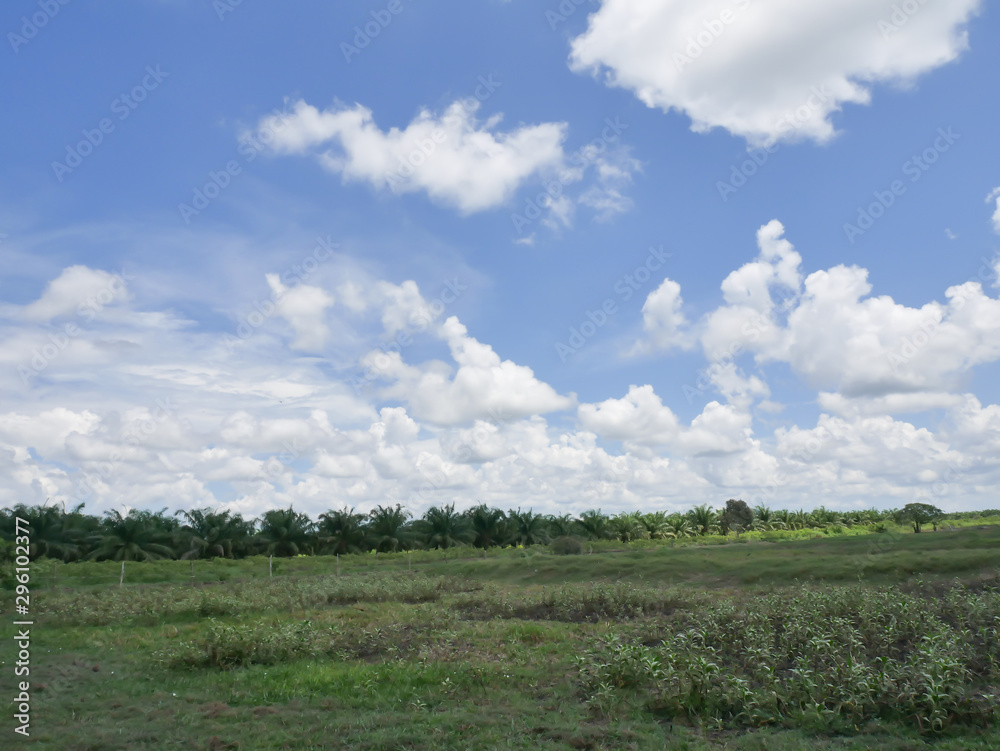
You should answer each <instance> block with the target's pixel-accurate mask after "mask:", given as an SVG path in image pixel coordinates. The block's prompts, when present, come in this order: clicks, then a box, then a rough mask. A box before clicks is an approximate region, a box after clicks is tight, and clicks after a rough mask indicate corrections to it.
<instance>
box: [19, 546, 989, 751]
mask: <svg viewBox="0 0 1000 751" xmlns="http://www.w3.org/2000/svg"><path fill="white" fill-rule="evenodd" d="M609 547H617V548H619V549H618V550H609V549H607V548H609ZM274 563H275V568H274V570H273V576H269V575H268V559H267V558H264V557H258V558H248V559H244V560H240V561H226V560H211V561H208V560H199V561H196V562H195V563H194V564H191V563H190V562H187V561H161V562H155V563H128V564H127V566H126V583H125V585H124V586H121V587H120V586H118V581H119V577H120V567H121V564H120V563H116V562H112V561H108V562H100V563H93V562H92V563H81V564H57V565H56V567H55V570H54V571H53V564H52V563H51V562H45V561H40V562H37V563H34V564H32V573H33V587H32V589H33V595H32V603H31V604H32V616H33V618H34V621H35V625H34V627H33V630H32V643H31V661H32V675H31V678H32V703H31V715H32V716H31V739H30V740H29V741H25V742H22V741H20V740H19V736H17V735H14V734H13V733H12V728H13V720H12V719H11V718H10V714H12V713H11V712H8V713H7V719H6V720H5V725H6V727H4V728H3V737H4V740H3V743H2V746H3V748H12V749H17V748H37V749H58V750H59V751H63V750H67V751H85V750H87V751H97V750H99V749H150V750H153V749H170V748H185V749H214V750H218V749H241V750H242V751H249V750H250V749H280V748H288V749H338V748H350V749H664V748H667V749H789V750H792V749H802V748H819V749H899V750H902V749H916V748H924V747H929V748H930V747H932V748H935V749H955V750H956V751H958V750H959V749H962V750H965V749H984V750H985V749H995V748H1000V730H997V729H996V728H997V725H996V721H997V719H998V718H997V709H996V707H997V705H998V704H1000V698H998V697H1000V576H998V572H1000V527H997V526H992V527H975V528H966V529H952V530H948V531H939V532H936V533H933V532H931V533H925V534H920V535H914V534H906V535H902V534H884V535H877V534H870V535H864V536H842V535H838V536H831V537H828V538H825V539H811V540H802V541H786V542H766V541H762V540H760V539H753V538H750V539H745V540H744V541H743V542H741V543H730V544H725V545H722V544H719V545H705V546H696V545H677V546H671V545H669V544H660V545H655V546H653V545H647V546H624V545H621V544H618V545H615V546H612V545H605V544H601V545H597V546H595V550H594V552H593V553H590V552H589V548H588V549H587V550H586V551H585V553H584V554H583V555H568V556H557V555H553V554H551V553H550V552H549V551H548V550H547V549H546V548H544V547H541V546H539V547H537V548H528V549H524V550H516V549H514V550H491V551H488V552H487V554H486V556H485V557H484V556H483V554H482V552H481V551H479V552H478V553H476V552H473V551H471V550H469V549H459V550H457V551H454V550H453V551H420V552H414V553H413V554H412V555H407V554H405V553H402V554H395V555H379V556H373V555H356V556H344V557H343V558H342V559H341V560H340V562H339V564H338V562H337V560H336V559H335V558H332V557H320V556H314V557H309V558H292V559H282V560H280V561H278V560H277V559H275V562H274ZM338 566H339V570H340V573H339V574H338V573H337V569H338ZM53 575H54V576H55V586H53V581H52V576H53ZM192 576H193V579H192ZM0 598H2V599H0V601H2V602H3V603H4V613H5V614H9V613H10V612H11V605H12V603H13V595H12V593H10V592H4V593H3V594H2V596H0ZM10 621H11V618H10V617H5V619H4V623H3V624H2V627H0V639H2V643H3V644H4V645H12V644H13V639H12V637H13V630H12V628H11V626H10ZM3 650H4V652H3V653H2V654H0V659H2V660H3V661H4V663H5V665H4V666H3V675H4V683H3V687H4V691H5V693H6V692H9V691H10V690H11V689H12V686H11V681H12V676H11V672H12V671H11V669H10V665H11V663H12V661H13V660H12V658H13V655H14V652H13V648H12V647H7V646H5V647H4V648H3ZM11 695H12V696H13V694H11Z"/></svg>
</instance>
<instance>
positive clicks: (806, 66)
mask: <svg viewBox="0 0 1000 751" xmlns="http://www.w3.org/2000/svg"><path fill="white" fill-rule="evenodd" d="M980 5H981V3H980V0H953V1H952V2H947V3H932V2H916V1H915V2H913V3H909V4H907V3H897V2H893V0H875V1H873V0H841V2H836V3H808V2H801V1H800V0H755V1H752V0H707V1H706V0H666V1H665V2H647V1H646V0H605V2H604V3H603V4H602V5H601V7H600V9H599V10H598V11H597V12H596V13H594V14H593V15H591V16H590V18H589V23H588V28H587V30H586V31H585V32H584V33H583V34H581V35H580V36H578V37H577V38H575V39H574V40H573V42H572V51H571V54H570V67H571V68H572V69H573V70H576V71H578V72H583V71H591V72H593V73H595V74H596V75H600V76H601V78H602V80H604V81H605V82H606V83H607V84H608V85H611V86H618V87H621V88H625V89H629V90H630V91H632V92H633V93H634V94H635V95H636V96H637V97H638V98H639V99H640V100H641V101H642V102H644V103H645V104H646V105H647V106H649V107H657V108H660V109H662V110H664V111H670V110H674V109H675V110H678V111H681V112H684V113H685V114H687V115H688V116H689V117H690V118H691V121H692V125H691V127H692V130H694V131H696V132H705V131H708V130H710V129H712V128H715V127H721V128H725V129H726V130H728V131H729V132H730V133H733V134H734V135H737V136H742V137H743V138H746V139H747V140H748V141H750V142H752V143H754V144H762V143H773V142H775V141H778V140H782V139H788V140H793V139H802V138H808V139H812V140H814V141H817V142H820V143H822V142H825V141H828V140H829V139H830V138H831V137H833V135H834V133H835V129H834V125H833V122H832V115H833V114H835V113H836V112H838V111H839V110H840V109H841V108H842V107H843V105H844V104H868V103H869V102H870V101H871V99H872V89H873V87H874V86H875V85H877V84H880V83H886V82H888V83H900V84H906V83H910V82H912V81H914V80H916V79H917V78H918V77H919V76H920V75H922V74H924V73H926V72H928V71H930V70H933V69H934V68H937V67H939V66H941V65H944V64H945V63H948V62H950V61H952V60H954V59H956V58H957V57H958V56H959V54H961V52H962V51H963V50H965V49H966V47H967V46H968V39H967V34H966V31H965V25H966V23H967V22H968V21H969V19H970V18H971V17H972V16H973V15H974V13H975V12H976V11H977V9H978V8H979V7H980Z"/></svg>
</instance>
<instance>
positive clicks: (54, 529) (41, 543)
mask: <svg viewBox="0 0 1000 751" xmlns="http://www.w3.org/2000/svg"><path fill="white" fill-rule="evenodd" d="M81 508H83V504H82V503H81V504H80V505H79V506H77V507H76V508H75V509H74V510H73V512H72V513H71V514H67V513H66V509H65V507H63V508H60V507H59V506H46V505H44V504H43V505H40V506H25V505H24V504H23V503H19V504H18V505H17V506H15V507H14V508H13V509H12V512H11V513H10V516H9V523H7V520H6V519H5V523H4V528H5V529H4V531H5V532H6V531H7V528H8V527H9V530H10V532H9V536H10V539H13V537H14V527H15V525H14V518H15V517H20V518H21V519H24V520H25V521H26V522H28V526H29V528H30V529H31V535H30V540H31V542H30V544H29V546H28V556H29V558H31V560H35V559H36V558H42V557H46V558H58V559H60V560H63V561H68V560H73V559H74V558H76V557H78V556H79V555H80V548H81V545H82V543H83V542H84V539H85V533H84V530H83V529H82V528H81V527H79V526H77V525H75V524H74V523H73V522H74V517H79V516H80V514H79V511H80V509H81Z"/></svg>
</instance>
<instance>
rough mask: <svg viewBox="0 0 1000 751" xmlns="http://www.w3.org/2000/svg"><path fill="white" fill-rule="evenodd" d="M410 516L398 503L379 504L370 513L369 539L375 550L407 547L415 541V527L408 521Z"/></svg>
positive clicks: (392, 550) (385, 551) (387, 550)
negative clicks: (390, 505) (391, 505)
mask: <svg viewBox="0 0 1000 751" xmlns="http://www.w3.org/2000/svg"><path fill="white" fill-rule="evenodd" d="M409 518H410V514H409V512H407V511H405V510H404V509H403V507H402V506H401V505H399V504H398V503H397V504H396V506H395V507H394V508H393V507H389V506H377V507H376V508H374V509H372V511H371V513H370V514H369V515H368V540H369V542H370V544H371V545H372V547H374V548H375V550H378V551H379V552H383V553H389V552H392V553H394V552H396V551H397V550H404V549H406V548H407V547H408V546H409V545H410V544H411V543H412V541H413V529H412V528H411V527H410V526H409V525H408V524H407V523H406V521H407V520H408V519H409Z"/></svg>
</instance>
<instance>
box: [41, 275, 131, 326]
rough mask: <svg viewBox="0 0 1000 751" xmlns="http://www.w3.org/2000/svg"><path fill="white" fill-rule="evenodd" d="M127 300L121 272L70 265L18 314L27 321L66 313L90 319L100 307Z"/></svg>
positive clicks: (56, 316)
mask: <svg viewBox="0 0 1000 751" xmlns="http://www.w3.org/2000/svg"><path fill="white" fill-rule="evenodd" d="M126 299H128V288H127V284H126V280H125V278H124V276H123V275H122V274H111V273H108V272H107V271H101V270H100V269H91V268H87V267H86V266H70V267H69V268H67V269H65V270H64V271H63V272H62V274H60V275H59V276H58V277H57V278H56V279H53V280H52V281H51V282H49V283H48V285H47V286H46V287H45V291H44V292H43V293H42V296H41V297H39V298H38V299H37V300H35V302H33V303H31V304H30V305H28V306H26V307H25V308H24V309H23V311H22V315H23V316H24V317H25V318H27V319H28V320H31V321H50V320H52V319H53V318H59V317H62V316H69V315H80V316H84V317H87V318H88V319H90V318H93V317H94V316H95V315H96V314H97V313H98V312H100V311H101V310H102V309H103V308H104V307H106V306H107V305H110V304H112V303H118V302H123V301H124V300H126Z"/></svg>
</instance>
